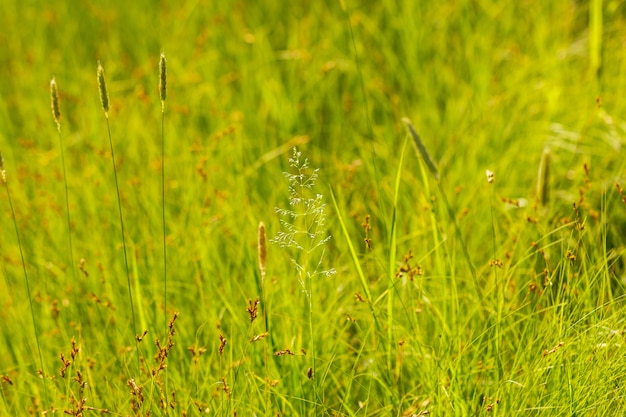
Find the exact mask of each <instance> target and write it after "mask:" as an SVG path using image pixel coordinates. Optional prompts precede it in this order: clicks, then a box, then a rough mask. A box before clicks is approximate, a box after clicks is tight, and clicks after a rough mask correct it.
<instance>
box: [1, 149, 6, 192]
mask: <svg viewBox="0 0 626 417" xmlns="http://www.w3.org/2000/svg"><path fill="white" fill-rule="evenodd" d="M0 176H1V177H2V183H3V184H6V182H7V172H6V170H5V169H4V158H3V157H2V150H0Z"/></svg>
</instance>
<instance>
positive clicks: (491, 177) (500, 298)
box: [486, 170, 505, 380]
mask: <svg viewBox="0 0 626 417" xmlns="http://www.w3.org/2000/svg"><path fill="white" fill-rule="evenodd" d="M486 175H487V182H488V183H489V185H490V187H489V188H490V192H491V199H490V201H491V204H489V213H490V215H491V242H492V256H493V260H492V261H491V262H490V265H491V267H492V268H493V279H494V283H495V292H496V326H495V328H496V338H495V351H496V355H495V356H496V362H497V363H498V380H499V379H500V378H502V374H503V372H504V369H503V364H502V355H501V352H502V350H501V346H502V329H501V325H502V307H503V304H504V291H505V286H504V285H502V286H501V285H500V277H499V276H498V269H499V268H500V266H501V265H502V264H501V263H500V261H499V260H498V258H497V251H498V249H497V246H496V219H495V216H494V214H493V203H494V201H496V200H495V195H494V194H495V191H494V182H495V174H494V173H493V171H491V170H487V171H486Z"/></svg>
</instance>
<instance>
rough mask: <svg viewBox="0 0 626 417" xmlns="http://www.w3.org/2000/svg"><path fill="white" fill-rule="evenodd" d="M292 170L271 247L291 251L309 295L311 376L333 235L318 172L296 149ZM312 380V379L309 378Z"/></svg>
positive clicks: (287, 176)
mask: <svg viewBox="0 0 626 417" xmlns="http://www.w3.org/2000/svg"><path fill="white" fill-rule="evenodd" d="M289 166H290V167H291V169H292V171H293V172H284V173H283V174H284V175H285V178H287V182H288V184H289V185H288V187H289V206H290V208H288V209H283V208H279V207H276V208H275V211H276V213H278V215H279V216H280V217H281V219H280V224H281V226H282V229H283V230H282V231H280V232H278V233H277V234H276V236H275V237H274V238H273V239H271V240H270V241H271V242H272V243H275V244H277V245H279V246H280V247H282V248H286V249H291V250H292V258H291V261H292V262H293V264H294V266H295V268H296V270H297V272H298V280H299V282H300V284H301V285H302V288H303V291H304V293H305V294H306V298H307V304H308V313H309V317H308V319H309V337H310V346H309V353H310V355H309V356H310V358H311V368H310V369H311V373H310V375H311V376H313V375H315V370H316V369H315V363H316V347H315V338H314V332H313V292H314V291H313V288H314V287H313V283H314V278H317V277H319V276H330V275H333V274H335V273H336V271H335V269H334V268H330V269H324V268H323V266H322V265H323V262H324V255H325V250H326V244H327V243H328V241H329V240H330V239H331V237H332V236H331V235H330V234H328V233H327V231H326V226H325V222H326V211H325V209H326V204H325V203H324V196H323V195H322V194H319V193H316V192H315V183H316V182H317V179H318V175H319V169H311V167H310V166H309V161H308V159H306V158H302V153H301V152H299V151H298V149H297V148H294V149H293V153H292V156H291V158H289ZM309 379H311V378H309ZM317 394H318V393H317V384H316V383H315V382H314V383H313V395H314V397H315V398H314V399H315V403H317V400H318V398H317Z"/></svg>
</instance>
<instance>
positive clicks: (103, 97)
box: [98, 62, 109, 117]
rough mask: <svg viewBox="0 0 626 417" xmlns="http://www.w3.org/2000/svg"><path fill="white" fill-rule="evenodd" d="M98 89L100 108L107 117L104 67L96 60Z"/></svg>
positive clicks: (107, 96) (107, 99) (107, 103)
mask: <svg viewBox="0 0 626 417" xmlns="http://www.w3.org/2000/svg"><path fill="white" fill-rule="evenodd" d="M98 90H99V91H100V102H101V103H102V110H104V114H105V116H106V117H109V93H108V92H107V83H106V80H105V79H104V68H102V64H100V62H98Z"/></svg>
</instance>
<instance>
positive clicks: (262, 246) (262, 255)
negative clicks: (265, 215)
mask: <svg viewBox="0 0 626 417" xmlns="http://www.w3.org/2000/svg"><path fill="white" fill-rule="evenodd" d="M257 249H258V252H259V269H260V270H261V280H264V279H265V260H266V258H267V245H266V243H265V225H264V224H263V222H260V223H259V238H258V244H257Z"/></svg>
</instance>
